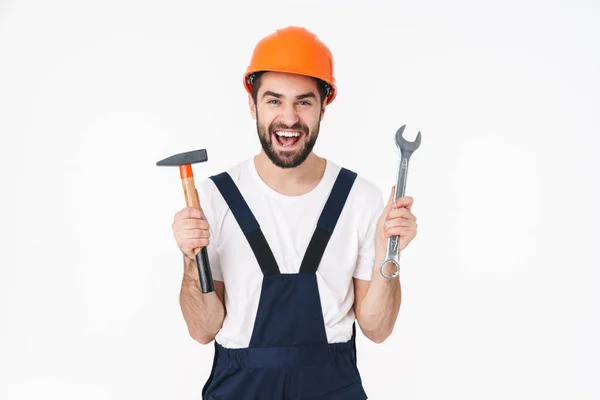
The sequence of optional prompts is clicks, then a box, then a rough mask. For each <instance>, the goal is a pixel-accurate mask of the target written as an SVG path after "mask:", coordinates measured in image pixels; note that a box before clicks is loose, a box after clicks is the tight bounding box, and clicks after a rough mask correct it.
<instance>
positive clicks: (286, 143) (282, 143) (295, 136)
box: [273, 131, 304, 149]
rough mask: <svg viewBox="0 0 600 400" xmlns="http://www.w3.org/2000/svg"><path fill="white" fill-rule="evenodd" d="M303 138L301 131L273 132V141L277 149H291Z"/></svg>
mask: <svg viewBox="0 0 600 400" xmlns="http://www.w3.org/2000/svg"><path fill="white" fill-rule="evenodd" d="M303 137H304V132H301V131H274V132H273V141H274V142H276V143H277V144H278V145H279V147H283V148H285V149H292V148H294V147H296V145H297V144H298V143H300V139H302V138H303Z"/></svg>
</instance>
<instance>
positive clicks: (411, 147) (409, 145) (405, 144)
mask: <svg viewBox="0 0 600 400" xmlns="http://www.w3.org/2000/svg"><path fill="white" fill-rule="evenodd" d="M404 128H406V125H402V126H401V127H400V129H398V132H396V146H398V148H399V149H400V150H402V151H403V152H404V151H407V152H410V153H412V152H413V151H415V150H416V149H418V148H419V146H420V145H421V132H419V133H418V134H417V137H416V139H415V140H414V141H413V142H409V141H408V140H406V139H404V137H403V136H402V134H403V133H404Z"/></svg>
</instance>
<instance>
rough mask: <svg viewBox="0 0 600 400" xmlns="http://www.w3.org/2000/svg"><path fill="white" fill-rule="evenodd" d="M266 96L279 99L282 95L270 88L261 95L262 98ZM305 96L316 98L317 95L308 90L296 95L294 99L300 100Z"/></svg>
mask: <svg viewBox="0 0 600 400" xmlns="http://www.w3.org/2000/svg"><path fill="white" fill-rule="evenodd" d="M267 96H272V97H275V98H277V99H281V98H282V97H284V96H283V95H282V94H281V93H276V92H272V91H270V90H267V91H266V92H264V93H263V95H262V98H263V99H264V98H265V97H267ZM307 98H313V99H315V100H316V98H317V97H316V96H315V94H314V93H313V92H308V93H304V94H301V95H298V96H296V100H302V99H307Z"/></svg>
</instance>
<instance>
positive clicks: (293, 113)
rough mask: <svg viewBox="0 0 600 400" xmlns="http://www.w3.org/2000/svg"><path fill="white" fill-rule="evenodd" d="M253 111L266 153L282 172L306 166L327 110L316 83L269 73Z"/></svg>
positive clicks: (257, 94)
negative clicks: (305, 161)
mask: <svg viewBox="0 0 600 400" xmlns="http://www.w3.org/2000/svg"><path fill="white" fill-rule="evenodd" d="M256 84H258V85H259V88H258V92H257V93H256V103H255V102H254V100H253V98H252V96H250V100H249V101H250V111H251V113H252V116H253V117H254V119H256V126H257V131H258V137H259V139H260V143H261V145H262V147H263V150H264V152H265V153H266V154H267V156H268V157H269V159H270V160H271V161H272V162H273V163H274V164H275V165H277V166H278V167H280V168H294V167H297V166H298V165H300V164H302V162H304V160H306V158H307V157H308V156H309V154H310V153H311V152H312V149H313V147H314V145H315V142H316V140H317V136H318V134H319V127H320V124H321V120H322V118H323V113H324V111H325V107H324V105H323V101H322V99H321V94H320V93H319V90H318V87H317V83H316V81H315V79H313V78H310V77H306V76H301V75H294V74H287V73H279V72H266V73H264V74H263V75H262V76H261V77H260V78H259V80H258V82H256Z"/></svg>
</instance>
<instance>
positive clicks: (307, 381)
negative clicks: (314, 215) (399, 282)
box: [202, 168, 367, 400]
mask: <svg viewBox="0 0 600 400" xmlns="http://www.w3.org/2000/svg"><path fill="white" fill-rule="evenodd" d="M211 179H212V180H213V182H214V183H215V184H216V186H217V188H218V189H219V191H220V193H221V195H222V196H223V198H224V199H225V201H226V202H227V204H228V206H229V208H230V210H231V212H232V214H233V216H234V218H235V219H236V221H237V223H238V225H239V226H240V228H241V229H242V231H243V233H244V235H245V237H246V239H247V241H248V243H249V245H250V247H251V249H252V251H253V252H254V255H255V257H256V260H257V261H258V265H259V266H260V269H261V271H262V273H263V275H264V276H263V281H262V289H261V294H260V300H259V305H258V310H257V314H256V320H255V323H254V327H253V331H252V336H251V339H250V344H249V347H247V348H241V349H238V348H225V347H223V346H222V345H220V344H219V343H217V342H216V341H215V355H214V360H213V366H212V371H211V374H210V377H209V378H208V381H207V382H206V384H205V385H204V388H203V390H202V398H203V399H204V400H271V399H272V400H301V399H302V400H304V399H307V400H308V399H313V400H316V399H320V400H342V399H343V400H365V399H366V398H367V395H366V394H365V391H364V389H363V386H362V382H361V377H360V374H359V371H358V368H357V364H356V345H355V337H356V325H355V324H353V326H352V335H351V339H350V340H349V341H347V342H341V343H332V344H329V343H328V341H327V336H326V333H325V323H324V320H323V311H322V308H321V300H320V297H319V289H318V286H317V276H316V271H317V268H318V266H319V263H320V261H321V258H322V256H323V253H324V251H325V248H326V247H327V243H328V241H329V238H330V237H331V234H332V233H333V230H334V228H335V225H336V223H337V221H338V218H339V216H340V213H341V212H342V209H343V207H344V204H345V202H346V199H347V197H348V193H349V192H350V189H351V188H352V185H353V183H354V180H355V179H356V174H355V173H354V172H352V171H349V170H347V169H345V168H342V169H341V171H340V173H339V175H338V177H337V179H336V181H335V183H334V186H333V188H332V191H331V193H330V195H329V198H328V199H327V202H326V203H325V206H324V208H323V210H322V212H321V215H320V217H319V220H318V223H317V226H316V228H315V231H314V234H313V236H312V238H311V240H310V243H309V245H308V248H307V250H306V253H305V255H304V258H303V260H302V263H301V266H300V271H299V272H298V273H294V274H282V273H281V272H280V271H279V267H278V266H277V262H276V261H275V258H274V256H273V253H272V251H271V249H270V247H269V245H268V243H267V241H266V239H265V237H264V235H263V233H262V231H261V228H260V225H259V224H258V221H257V220H256V218H255V217H254V215H253V214H252V212H251V211H250V208H249V207H248V204H247V203H246V201H245V200H244V198H243V197H242V195H241V193H240V192H239V190H238V188H237V186H236V185H235V183H234V182H233V180H232V179H231V177H230V176H229V174H228V173H227V172H224V173H221V174H219V175H215V176H212V177H211Z"/></svg>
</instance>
